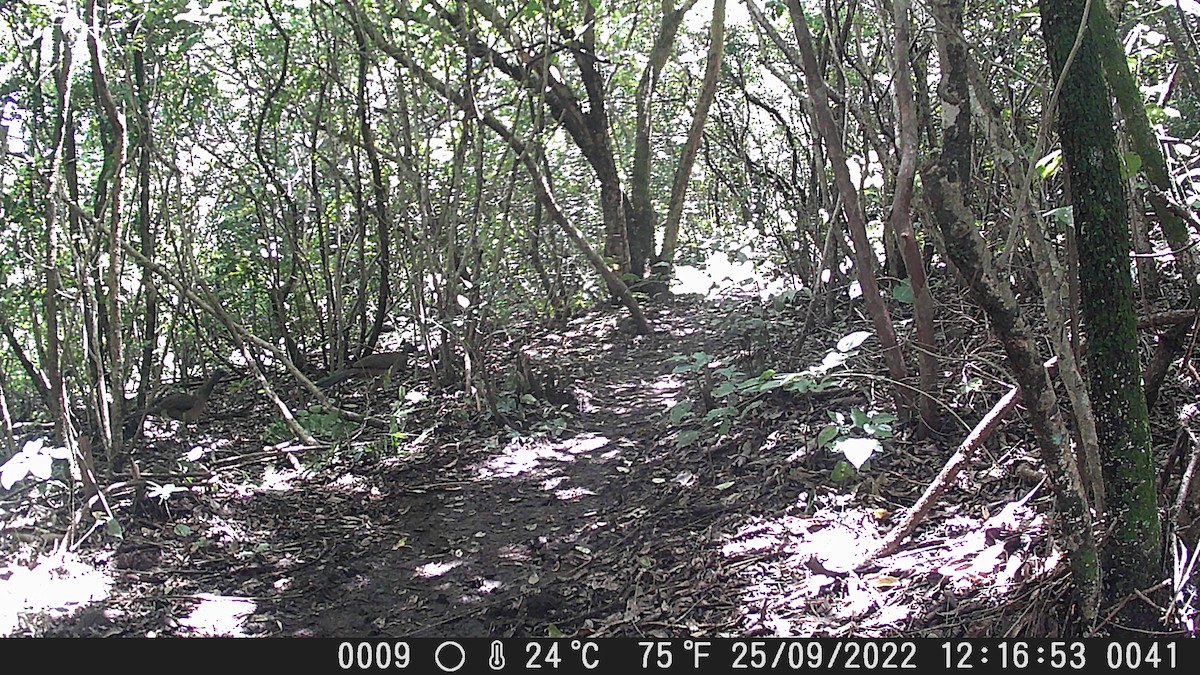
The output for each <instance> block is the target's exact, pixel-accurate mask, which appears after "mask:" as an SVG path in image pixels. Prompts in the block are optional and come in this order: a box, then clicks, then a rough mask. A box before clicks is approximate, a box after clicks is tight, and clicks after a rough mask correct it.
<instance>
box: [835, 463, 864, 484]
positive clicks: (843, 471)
mask: <svg viewBox="0 0 1200 675" xmlns="http://www.w3.org/2000/svg"><path fill="white" fill-rule="evenodd" d="M855 473H857V472H856V471H855V470H854V467H852V466H850V462H847V461H846V460H844V459H839V460H838V462H837V464H834V465H833V471H832V472H831V473H830V474H829V477H830V478H831V479H833V480H834V481H836V482H838V483H841V482H842V481H845V480H848V479H850V478H853V477H854V474H855Z"/></svg>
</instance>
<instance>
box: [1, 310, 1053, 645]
mask: <svg viewBox="0 0 1200 675" xmlns="http://www.w3.org/2000/svg"><path fill="white" fill-rule="evenodd" d="M747 306H748V305H746V304H734V305H732V306H731V305H730V304H726V305H724V306H719V305H716V304H710V303H707V302H700V301H697V300H687V299H676V300H674V301H671V302H667V303H660V304H656V305H654V306H652V307H651V309H650V315H651V318H652V320H653V323H654V326H655V328H656V329H657V333H656V334H654V335H650V336H644V337H636V336H634V335H632V333H631V331H630V330H629V328H628V327H627V326H625V325H624V324H623V322H622V320H620V319H618V318H616V317H615V316H614V315H613V314H612V313H592V314H589V315H586V316H584V317H581V318H579V319H576V320H575V321H573V322H571V323H570V324H569V325H568V326H566V327H565V328H564V329H563V330H561V331H559V332H555V333H549V334H542V335H540V336H536V339H534V338H530V339H529V340H528V341H527V342H526V343H525V344H524V345H522V346H523V349H524V352H525V353H526V354H527V355H528V356H529V359H530V362H531V364H532V368H533V370H534V371H536V372H537V373H540V374H541V376H542V379H543V381H544V382H549V383H550V384H549V385H546V386H545V390H544V391H539V393H541V394H542V395H541V396H540V397H535V398H537V400H533V399H529V398H527V399H526V403H525V404H522V405H521V407H520V408H517V409H514V410H508V411H506V412H505V416H506V417H507V418H508V421H509V422H510V423H511V424H512V427H509V428H505V427H502V426H501V425H498V424H496V423H495V421H494V418H492V417H491V416H489V415H487V414H486V413H484V412H479V411H477V408H476V406H475V405H474V403H473V402H472V401H469V400H465V399H464V398H462V396H461V395H459V396H458V397H448V396H445V395H437V394H433V395H431V396H430V397H429V398H428V399H426V400H423V401H416V402H413V403H412V404H411V405H410V406H408V407H407V408H406V409H405V410H406V413H405V415H404V417H403V428H401V429H398V433H397V434H396V435H392V434H387V433H384V432H382V431H377V430H366V431H363V430H359V431H354V430H352V429H351V430H350V431H351V434H350V436H349V437H347V438H344V439H342V440H341V441H339V442H338V443H337V445H336V446H333V447H331V448H318V449H297V448H287V449H282V450H281V449H279V448H276V447H270V446H268V447H267V448H265V449H264V442H263V440H262V439H263V436H264V429H268V428H269V427H270V426H271V425H272V424H275V417H274V412H273V410H272V409H271V408H270V407H268V406H267V405H266V404H265V403H264V401H263V399H262V398H261V397H260V396H257V395H256V394H255V392H254V387H253V384H251V382H252V380H250V379H249V378H246V379H245V380H244V382H246V383H247V384H246V386H245V387H244V388H242V389H239V387H238V386H237V385H236V384H234V383H232V382H230V381H226V383H224V384H223V386H222V387H221V388H220V389H219V390H218V395H217V396H216V398H215V399H214V401H213V404H212V408H213V413H212V415H210V416H209V417H208V418H207V420H206V421H202V422H201V423H199V424H198V425H197V428H196V429H195V430H194V434H193V435H192V437H191V438H190V439H189V442H188V443H186V444H184V443H181V442H180V440H179V437H178V436H166V437H158V438H155V439H153V440H151V441H149V442H148V444H147V446H146V447H144V448H142V449H141V450H140V457H141V460H140V464H141V465H142V466H143V471H145V472H147V473H148V474H153V472H154V471H155V470H157V471H160V472H167V471H175V472H178V471H179V470H180V468H179V467H180V465H179V463H178V462H179V460H180V459H182V458H183V456H184V455H185V454H186V452H187V451H188V450H189V449H191V448H193V447H195V448H200V449H201V450H198V451H196V454H193V455H192V459H193V460H194V461H192V462H191V463H190V464H188V465H187V466H188V469H189V470H191V471H193V472H196V473H197V474H204V473H205V472H207V471H211V472H212V473H213V476H214V477H213V478H211V479H208V480H204V481H201V482H200V484H197V485H191V486H188V485H185V483H184V481H183V480H180V479H175V480H172V481H171V482H172V483H173V484H174V485H177V486H181V487H186V488H187V489H184V490H181V491H179V492H176V493H174V494H171V495H170V496H169V498H167V499H165V501H163V500H162V499H154V496H153V495H152V496H147V497H146V498H145V499H144V500H143V501H142V502H140V503H138V504H135V503H134V502H133V501H132V499H133V494H132V492H131V491H128V490H126V491H125V492H123V493H114V496H113V499H112V507H113V509H114V512H115V513H116V514H117V515H118V518H119V519H120V521H121V522H122V525H123V537H122V538H120V539H118V538H116V537H114V536H113V535H112V533H109V532H106V531H104V530H103V529H100V530H97V531H95V532H93V533H91V534H90V536H88V537H87V538H85V539H84V540H83V544H82V546H81V547H80V548H79V549H78V551H76V552H75V553H74V554H70V555H67V556H65V557H63V558H62V559H61V562H59V563H58V564H57V565H55V566H51V567H50V569H49V570H43V571H41V572H32V571H30V570H29V569H28V563H30V562H32V561H33V560H34V559H35V558H36V557H37V555H35V551H40V552H41V553H43V554H44V553H45V552H46V551H48V550H49V548H50V543H52V541H51V540H52V539H53V538H52V537H41V538H39V537H38V536H33V535H30V533H32V532H35V531H36V532H39V533H43V532H45V530H38V529H37V528H36V527H35V526H34V525H33V523H34V522H44V520H45V519H46V518H48V516H47V509H50V508H51V507H52V506H54V504H52V503H50V502H48V501H47V500H39V499H32V498H31V495H32V494H33V493H29V492H26V493H24V495H23V496H22V495H17V496H14V495H9V496H8V497H7V498H6V501H5V503H4V504H3V508H0V513H2V514H3V517H4V522H3V523H2V524H3V526H4V532H5V533H6V534H9V535H18V536H7V537H4V538H3V544H2V546H3V550H4V551H5V555H6V557H7V558H9V560H10V561H11V564H10V566H9V567H8V568H7V569H8V571H7V572H4V574H3V575H0V579H3V580H5V581H3V582H0V600H2V599H3V596H5V595H7V597H8V598H9V600H10V605H12V606H15V607H16V608H17V609H16V610H2V609H0V629H2V630H3V631H4V632H6V633H8V634H15V635H48V636H94V635H125V636H145V635H180V636H189V635H250V636H411V637H420V636H425V637H442V636H454V637H485V636H486V637H509V636H517V637H523V636H556V635H579V636H584V635H587V636H593V637H611V636H641V635H652V636H686V635H708V636H722V635H739V636H740V635H823V636H884V635H897V634H903V635H909V636H937V635H993V636H996V635H1002V634H1005V633H1012V634H1021V635H1036V636H1052V635H1059V634H1062V633H1064V632H1070V631H1071V629H1070V628H1069V626H1070V625H1071V618H1070V616H1069V611H1068V610H1067V608H1068V607H1069V603H1068V602H1066V598H1067V595H1066V584H1065V580H1064V578H1063V575H1064V574H1065V570H1063V569H1062V567H1063V565H1062V564H1061V561H1060V560H1059V551H1058V550H1057V549H1056V548H1055V546H1054V543H1053V541H1051V539H1050V534H1049V533H1050V532H1051V531H1052V527H1051V523H1050V518H1051V517H1052V515H1051V514H1050V513H1049V511H1048V504H1049V501H1048V490H1046V489H1045V488H1044V487H1043V488H1041V489H1039V488H1038V485H1039V480H1040V474H1038V472H1037V468H1036V467H1037V463H1036V462H1035V461H1034V460H1032V459H1031V458H1029V457H1028V456H1026V455H1025V452H1026V450H1025V448H1026V445H1025V443H1024V439H1023V432H1022V431H1021V430H1020V429H1016V430H1015V431H1013V432H1012V433H1013V434H1014V435H1009V431H1010V429H1009V427H1012V426H1018V427H1019V426H1020V425H1013V423H1011V422H1010V423H1008V424H1009V427H1006V428H1005V429H1004V430H1002V431H1001V433H1000V434H999V435H998V436H997V438H996V439H994V440H993V441H992V443H991V445H990V446H989V447H990V448H991V451H990V454H989V456H988V458H987V459H986V460H985V461H983V462H979V463H976V465H974V466H972V467H971V468H970V469H969V470H968V472H967V474H966V475H964V477H963V478H962V480H960V482H959V484H958V485H957V486H956V488H955V489H953V490H951V492H950V493H948V494H947V495H946V496H945V497H943V499H942V503H941V506H940V507H939V508H938V509H936V510H935V512H934V513H933V514H931V516H930V518H929V519H927V520H926V521H925V522H924V523H923V524H922V526H921V527H920V528H919V529H918V530H917V532H916V533H915V535H914V536H913V537H912V538H910V539H909V540H908V541H907V542H906V543H905V545H904V547H903V548H902V549H901V551H900V552H899V553H896V554H895V555H892V556H888V557H884V558H880V559H879V560H878V561H876V563H875V564H874V565H873V566H872V567H870V568H868V569H866V570H863V571H861V572H858V573H853V572H844V571H841V572H839V571H837V565H836V562H837V558H838V556H840V555H843V554H847V553H849V552H851V551H854V550H856V549H859V548H861V547H863V546H865V545H866V544H867V543H869V542H871V541H874V540H876V539H878V538H879V537H881V536H883V534H884V533H885V532H886V531H887V530H888V528H889V527H890V526H891V525H892V524H893V523H894V521H895V520H896V519H897V518H898V517H899V515H900V514H902V512H903V510H904V509H905V508H906V507H907V506H909V505H911V504H912V503H913V501H915V499H916V498H917V497H918V496H919V495H920V494H921V491H922V490H923V489H924V487H925V485H926V484H927V483H928V482H929V481H930V480H931V479H932V477H933V476H934V475H935V474H936V473H937V471H938V470H939V469H940V468H941V464H942V463H943V462H944V461H945V459H946V458H947V457H948V456H949V455H950V453H951V452H952V451H953V449H954V447H955V446H956V444H957V443H958V442H959V441H960V440H961V438H962V437H963V436H965V435H966V433H967V431H968V429H967V428H966V427H962V426H955V427H953V428H952V429H953V430H952V431H950V432H948V434H947V435H946V436H945V437H944V438H940V439H933V440H922V441H918V440H915V439H914V437H913V434H912V433H911V430H909V429H906V428H905V427H903V426H901V427H900V428H898V429H897V434H896V436H895V437H894V438H892V439H889V440H887V441H886V442H885V444H884V450H883V451H882V452H881V453H879V455H878V456H877V457H876V458H874V459H872V462H871V464H870V465H868V466H867V467H864V470H863V471H861V472H860V473H859V474H858V475H857V476H855V477H853V478H852V479H849V480H846V481H843V482H837V481H834V480H833V478H832V476H831V469H832V467H833V465H834V461H835V459H836V458H835V457H832V456H831V453H829V451H828V450H824V449H818V448H817V446H816V441H815V439H816V436H817V433H818V432H819V431H820V429H821V428H822V426H824V425H825V424H827V423H828V422H829V416H828V413H829V411H844V412H846V413H849V411H850V410H851V408H853V407H860V408H863V409H867V408H870V407H871V405H872V403H871V402H872V401H887V400H888V390H887V389H886V387H885V386H884V385H882V384H880V383H879V382H878V381H875V380H872V379H870V378H860V379H856V380H847V381H846V383H843V384H842V385H841V386H840V387H839V388H836V389H834V390H833V391H830V392H824V393H821V394H814V395H795V394H792V395H785V394H778V395H770V396H766V397H764V398H763V399H762V401H763V404H762V405H758V406H754V407H751V408H750V409H749V410H747V411H745V412H744V413H743V414H742V415H741V417H740V418H739V419H738V420H737V421H736V422H735V423H734V424H733V426H732V427H731V428H730V429H729V431H728V433H727V434H725V435H718V434H716V433H712V432H706V433H704V434H702V435H701V436H699V437H698V439H697V440H696V441H694V442H692V443H688V444H683V443H680V442H679V441H678V438H679V437H678V434H679V431H680V426H679V425H677V424H675V423H674V422H673V421H672V420H671V419H669V415H668V411H669V409H670V407H671V406H672V405H673V404H674V403H675V402H676V401H677V400H680V399H681V398H691V399H697V400H699V399H701V398H702V396H701V394H700V392H701V389H702V388H703V383H702V379H701V378H700V377H699V376H698V375H696V374H695V373H675V372H673V371H674V370H675V368H676V366H677V365H678V364H677V362H673V361H671V357H672V356H675V355H685V356H686V355H690V354H694V353H696V352H704V353H706V354H709V355H712V356H713V365H714V366H715V365H721V364H726V365H730V364H738V363H741V364H746V363H748V362H755V361H760V360H761V359H762V358H763V354H762V353H757V352H756V351H755V348H753V345H754V344H755V343H752V342H747V339H746V336H745V334H744V333H738V331H737V330H731V329H730V326H731V325H732V326H734V327H736V326H737V325H738V324H737V322H738V321H739V319H744V318H745V317H746V316H748V314H747V310H746V309H745V308H746V307H747ZM739 308H740V309H739ZM968 325H969V324H968ZM846 330H847V331H848V327H847V329H846ZM838 337H839V334H836V333H832V332H831V333H829V334H828V335H822V336H820V337H819V338H818V337H813V338H811V339H810V340H809V341H808V342H809V344H810V345H812V346H810V347H809V352H810V353H809V354H807V355H803V354H797V353H792V354H787V351H786V349H787V345H779V344H775V343H772V344H771V345H770V349H773V350H782V351H777V352H774V353H781V354H786V355H787V356H786V358H787V359H790V360H791V361H792V362H793V363H794V364H797V366H796V367H804V365H802V364H807V365H811V364H812V363H815V362H820V361H821V358H822V356H823V355H824V354H825V353H826V350H828V349H829V348H830V346H831V345H832V344H833V343H834V342H836V341H837V338H838ZM948 339H953V336H950V337H949V338H948ZM959 339H960V340H962V341H965V342H972V341H977V342H980V343H982V342H984V341H985V339H986V338H985V337H984V336H982V335H979V336H974V335H969V334H968V335H965V336H960V337H959ZM872 343H873V341H871V342H868V343H867V344H866V345H864V352H863V354H862V355H859V356H856V357H854V360H853V361H852V362H851V363H848V364H846V366H845V367H844V368H845V369H847V370H854V369H857V370H858V371H859V372H860V373H861V372H866V373H867V374H870V373H871V372H872V371H873V365H872V364H875V363H878V359H877V358H876V357H875V355H873V354H871V353H869V351H868V350H869V349H870V348H871V344H872ZM748 345H750V346H751V348H749V349H748V348H747V346H748ZM767 348H768V347H763V349H767ZM959 349H962V350H963V351H957V350H959ZM947 351H948V352H949V353H966V352H969V351H970V349H967V348H966V347H964V346H963V345H961V344H959V345H957V346H955V347H953V348H951V349H948V350H947ZM976 355H978V352H977V351H976ZM780 358H783V357H780ZM502 365H504V364H502ZM951 367H955V366H951ZM405 384H407V385H408V386H407V388H406V391H410V390H413V391H415V390H420V386H419V380H409V381H407V382H405ZM500 384H503V382H500ZM948 386H949V387H951V388H952V389H951V390H949V393H948V394H947V396H946V398H945V399H943V400H945V401H951V402H952V403H951V405H950V406H949V408H948V410H951V411H952V412H953V413H954V414H955V415H958V416H959V417H961V418H963V419H964V420H967V421H969V422H968V423H969V424H973V423H974V422H975V421H976V420H978V419H979V417H981V416H982V413H983V412H984V411H986V409H987V407H988V406H990V405H991V403H992V402H994V401H995V399H996V398H998V396H999V395H1000V394H1002V393H1003V392H1004V388H1003V387H1002V386H1001V385H1000V384H999V383H997V384H992V383H990V382H988V383H985V385H984V386H983V388H982V389H979V390H976V391H970V392H966V393H964V392H963V391H958V392H957V393H955V392H956V390H954V389H953V387H954V386H955V383H953V382H951V383H950V384H949V385H948ZM393 390H396V383H385V384H384V386H382V387H378V388H375V390H374V391H372V388H370V387H368V386H367V385H365V384H361V385H358V384H356V385H351V386H350V387H346V388H344V389H341V390H338V391H337V392H335V393H337V395H338V396H339V397H340V398H341V399H342V400H343V401H344V402H345V403H346V405H347V406H348V407H352V408H353V407H358V408H360V409H362V408H366V407H370V409H371V410H372V411H374V412H376V413H377V414H381V415H384V416H387V415H388V412H389V409H390V402H389V401H387V400H386V399H387V394H388V392H390V391H393ZM291 396H292V398H291V399H290V402H291V403H293V404H294V405H296V406H297V407H302V406H301V403H302V402H303V401H304V400H305V399H304V397H303V394H302V392H301V391H300V390H298V389H296V390H293V391H292V392H291ZM393 398H394V397H393ZM550 401H553V403H551V402H550ZM875 405H880V404H878V403H876V404H875ZM883 405H885V406H886V404H883ZM398 425H399V423H398ZM684 425H685V426H687V425H690V427H688V428H692V429H701V425H700V424H699V423H698V422H697V421H695V419H694V418H693V421H691V422H685V423H684ZM160 426H165V425H157V423H151V424H150V425H148V429H151V431H153V429H154V428H158V427H160ZM518 429H519V430H518ZM680 445H682V446H683V447H677V446H680ZM201 454H202V456H200V455H201ZM156 466H157V467H159V468H158V469H155V467H156ZM166 480H167V478H166V476H164V477H163V478H160V479H158V482H160V483H161V482H165V481H166ZM158 495H159V496H161V495H162V493H161V492H160V493H158ZM59 511H61V512H66V513H69V512H70V510H69V509H64V508H60V509H59ZM38 519H43V520H41V521H39V520H38ZM77 536H78V533H77ZM31 541H33V542H34V544H31V543H30V542H31ZM37 542H47V543H41V544H38V543H37ZM22 563H24V564H22ZM43 567H44V566H43ZM37 574H40V575H41V576H35V575H37ZM72 579H74V580H77V581H78V580H81V579H87V580H90V581H92V582H94V583H95V586H94V587H93V590H91V591H87V592H77V593H76V595H74V596H68V597H67V598H66V599H65V600H62V601H59V602H40V601H38V600H36V599H35V598H34V594H33V589H34V588H35V587H39V588H40V587H57V586H60V585H66V584H68V583H69V582H70V581H71V580H72ZM50 582H53V583H50ZM80 593H82V594H80ZM39 602H40V604H39ZM22 603H23V604H22ZM3 604H4V603H2V602H0V605H3ZM4 611H8V612H9V614H8V615H7V616H5V615H4V614H3V612H4Z"/></svg>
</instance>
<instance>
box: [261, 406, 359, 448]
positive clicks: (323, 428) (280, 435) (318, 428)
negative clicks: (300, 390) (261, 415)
mask: <svg viewBox="0 0 1200 675" xmlns="http://www.w3.org/2000/svg"><path fill="white" fill-rule="evenodd" d="M295 417H296V422H298V423H299V424H300V426H302V427H304V429H305V430H307V431H308V432H309V433H311V434H312V435H314V436H317V437H319V438H332V439H343V438H345V437H346V436H347V434H348V433H349V432H350V430H351V429H353V425H352V424H350V423H349V422H347V421H346V420H343V419H342V418H341V417H339V416H338V415H337V413H335V412H334V411H332V410H325V409H324V408H322V407H321V406H320V405H316V404H314V405H311V406H309V407H307V408H301V409H299V410H296V411H295ZM266 437H267V439H268V440H271V441H274V442H277V441H281V440H285V439H289V438H292V432H291V430H290V429H289V428H288V426H287V424H286V423H285V422H284V421H283V420H275V421H274V422H272V423H271V424H269V425H267V428H266Z"/></svg>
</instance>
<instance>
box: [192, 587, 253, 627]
mask: <svg viewBox="0 0 1200 675" xmlns="http://www.w3.org/2000/svg"><path fill="white" fill-rule="evenodd" d="M195 598H196V599H197V600H199V604H197V605H196V606H195V607H194V608H192V611H191V612H190V613H188V615H187V616H184V617H181V618H180V619H179V626H180V628H181V629H182V630H181V633H182V634H184V635H189V636H192V637H247V633H246V630H245V625H246V620H247V619H249V618H250V617H251V616H252V615H253V614H254V610H255V609H256V608H257V604H256V603H255V602H254V601H253V600H249V599H247V598H238V597H233V596H226V595H213V594H211V593H198V594H197V595H196V596H195Z"/></svg>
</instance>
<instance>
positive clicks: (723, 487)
mask: <svg viewBox="0 0 1200 675" xmlns="http://www.w3.org/2000/svg"><path fill="white" fill-rule="evenodd" d="M733 485H734V481H731V480H728V481H725V482H724V483H721V484H720V485H718V486H717V489H718V490H728V489H729V488H731V487H733Z"/></svg>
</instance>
